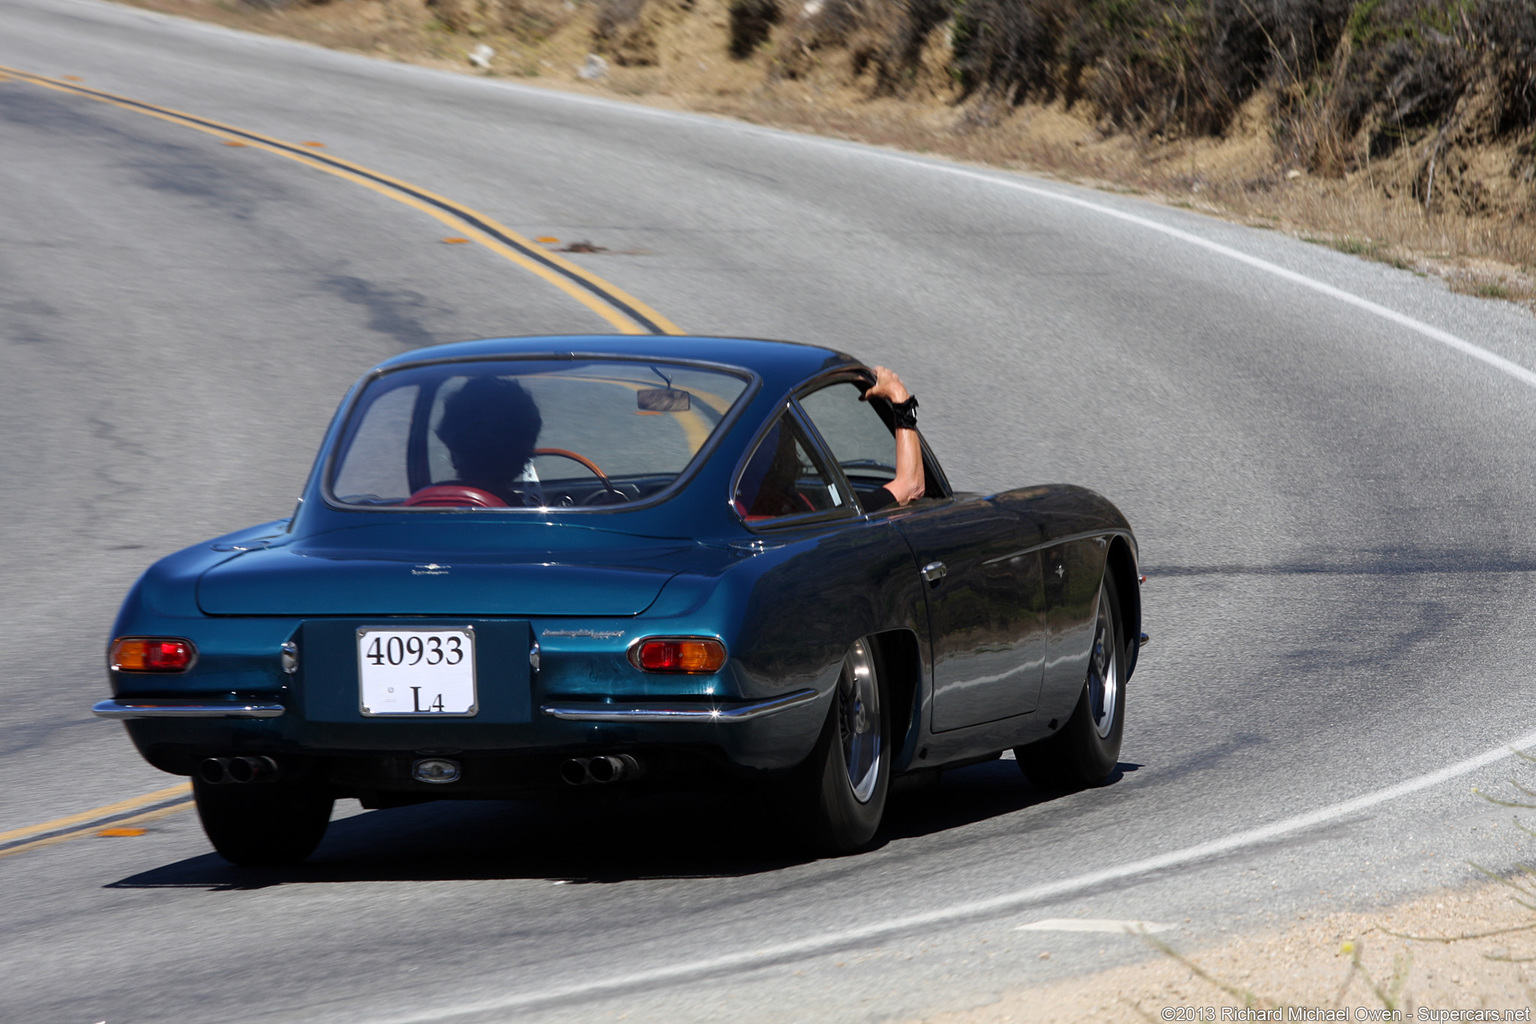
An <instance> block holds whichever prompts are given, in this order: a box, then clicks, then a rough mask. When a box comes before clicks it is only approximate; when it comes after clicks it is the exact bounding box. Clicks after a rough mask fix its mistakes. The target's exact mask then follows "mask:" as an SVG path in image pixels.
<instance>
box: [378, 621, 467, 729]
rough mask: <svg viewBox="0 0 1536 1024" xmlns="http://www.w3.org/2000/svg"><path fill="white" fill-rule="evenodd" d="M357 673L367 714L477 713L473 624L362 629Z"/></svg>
mask: <svg viewBox="0 0 1536 1024" xmlns="http://www.w3.org/2000/svg"><path fill="white" fill-rule="evenodd" d="M357 678H358V685H359V689H360V691H361V692H360V694H359V697H360V701H359V703H360V705H361V708H362V712H363V714H365V715H458V716H461V717H467V716H469V715H473V714H474V713H475V712H476V711H478V710H479V706H478V705H477V703H476V701H475V630H474V627H472V626H462V627H457V628H454V629H384V628H376V627H364V628H362V629H359V630H358V631H357Z"/></svg>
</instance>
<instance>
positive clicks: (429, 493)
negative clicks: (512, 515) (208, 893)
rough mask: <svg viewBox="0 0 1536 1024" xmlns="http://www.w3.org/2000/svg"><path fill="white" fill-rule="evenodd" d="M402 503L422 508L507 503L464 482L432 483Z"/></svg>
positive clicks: (502, 504)
mask: <svg viewBox="0 0 1536 1024" xmlns="http://www.w3.org/2000/svg"><path fill="white" fill-rule="evenodd" d="M401 504H403V505H416V506H420V507H423V508H506V507H507V503H506V502H504V501H502V500H501V499H500V498H498V497H496V495H494V494H492V493H491V492H490V491H486V490H481V489H480V488H479V487H470V486H468V485H466V484H433V485H432V486H431V487H423V488H422V489H421V490H419V491H417V492H416V493H415V494H412V495H411V496H410V497H409V498H406V499H405V501H403V502H401Z"/></svg>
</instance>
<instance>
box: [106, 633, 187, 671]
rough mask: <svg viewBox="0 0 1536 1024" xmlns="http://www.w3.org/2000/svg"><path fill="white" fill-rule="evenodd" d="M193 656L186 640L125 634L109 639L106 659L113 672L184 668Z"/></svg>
mask: <svg viewBox="0 0 1536 1024" xmlns="http://www.w3.org/2000/svg"><path fill="white" fill-rule="evenodd" d="M195 657H197V648H195V647H193V646H192V644H191V643H190V642H189V641H186V640H169V639H163V638H160V637H144V636H127V637H123V638H121V639H119V640H114V641H112V652H111V653H110V654H109V655H107V660H108V661H109V662H110V663H111V665H112V671H114V672H185V671H186V670H187V668H188V667H189V666H190V665H191V664H192V659H193V658H195Z"/></svg>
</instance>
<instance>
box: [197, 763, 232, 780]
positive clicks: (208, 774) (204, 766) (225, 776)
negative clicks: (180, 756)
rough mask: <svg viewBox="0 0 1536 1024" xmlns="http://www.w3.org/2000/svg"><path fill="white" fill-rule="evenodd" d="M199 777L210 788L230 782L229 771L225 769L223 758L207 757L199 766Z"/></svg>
mask: <svg viewBox="0 0 1536 1024" xmlns="http://www.w3.org/2000/svg"><path fill="white" fill-rule="evenodd" d="M197 777H198V778H199V779H202V780H203V781H204V782H206V783H208V784H209V785H210V786H219V785H222V784H224V783H226V782H228V781H229V771H228V769H227V768H226V767H225V760H224V758H222V757H205V758H203V759H202V760H201V761H200V762H198V765H197Z"/></svg>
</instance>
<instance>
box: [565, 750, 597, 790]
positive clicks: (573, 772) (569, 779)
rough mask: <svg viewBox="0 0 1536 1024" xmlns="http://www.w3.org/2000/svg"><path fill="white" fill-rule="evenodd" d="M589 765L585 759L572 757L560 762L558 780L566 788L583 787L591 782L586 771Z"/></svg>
mask: <svg viewBox="0 0 1536 1024" xmlns="http://www.w3.org/2000/svg"><path fill="white" fill-rule="evenodd" d="M588 764H589V762H588V760H587V758H585V757H573V758H570V759H569V760H566V761H561V762H560V778H561V779H562V780H563V781H564V782H565V784H566V785H567V786H585V785H586V784H587V783H589V782H591V781H592V776H591V774H590V773H589V772H588V771H587V765H588Z"/></svg>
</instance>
